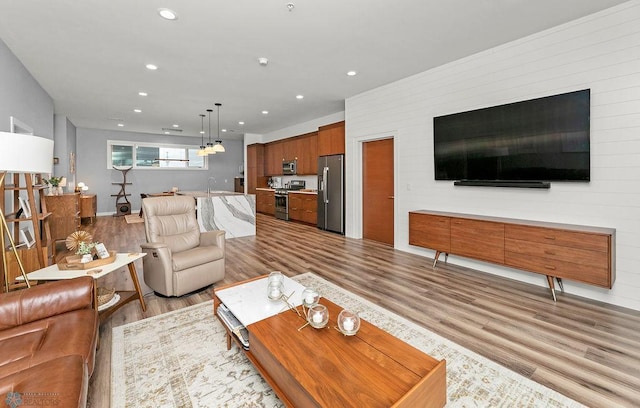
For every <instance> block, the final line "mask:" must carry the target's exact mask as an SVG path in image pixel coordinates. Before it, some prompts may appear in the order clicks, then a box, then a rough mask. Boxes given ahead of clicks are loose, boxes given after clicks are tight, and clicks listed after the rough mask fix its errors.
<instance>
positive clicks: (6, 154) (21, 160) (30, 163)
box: [0, 132, 53, 173]
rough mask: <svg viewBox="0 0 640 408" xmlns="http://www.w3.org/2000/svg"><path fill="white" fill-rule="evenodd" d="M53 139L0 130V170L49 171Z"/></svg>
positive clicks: (50, 168)
mask: <svg viewBox="0 0 640 408" xmlns="http://www.w3.org/2000/svg"><path fill="white" fill-rule="evenodd" d="M52 167H53V140H51V139H46V138H44V137H40V136H32V135H24V134H21V133H9V132H0V171H6V172H9V173H51V170H52Z"/></svg>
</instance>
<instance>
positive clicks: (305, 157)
mask: <svg viewBox="0 0 640 408" xmlns="http://www.w3.org/2000/svg"><path fill="white" fill-rule="evenodd" d="M296 139H297V140H296V146H297V149H298V174H301V175H315V174H318V132H312V133H307V134H305V135H302V136H298V137H297V138H296Z"/></svg>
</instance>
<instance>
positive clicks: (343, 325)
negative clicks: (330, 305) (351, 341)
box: [338, 310, 360, 336]
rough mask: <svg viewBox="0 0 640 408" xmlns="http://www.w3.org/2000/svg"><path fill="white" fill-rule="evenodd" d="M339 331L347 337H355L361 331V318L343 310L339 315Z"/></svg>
mask: <svg viewBox="0 0 640 408" xmlns="http://www.w3.org/2000/svg"><path fill="white" fill-rule="evenodd" d="M338 330H340V332H342V334H344V335H345V336H353V335H354V334H356V333H357V332H358V330H360V316H358V315H357V314H356V313H353V312H351V311H349V310H343V311H341V312H340V314H339V315H338Z"/></svg>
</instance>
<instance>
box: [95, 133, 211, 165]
mask: <svg viewBox="0 0 640 408" xmlns="http://www.w3.org/2000/svg"><path fill="white" fill-rule="evenodd" d="M198 149H199V147H198V146H187V145H170V144H154V143H138V142H126V141H120V140H109V141H107V168H109V169H111V168H113V167H133V168H136V169H171V170H180V169H182V170H206V169H207V160H205V157H206V156H204V157H203V156H198Z"/></svg>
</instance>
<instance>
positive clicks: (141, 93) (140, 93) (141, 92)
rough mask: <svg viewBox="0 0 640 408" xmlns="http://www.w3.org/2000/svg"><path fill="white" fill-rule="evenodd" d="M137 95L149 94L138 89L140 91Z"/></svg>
mask: <svg viewBox="0 0 640 408" xmlns="http://www.w3.org/2000/svg"><path fill="white" fill-rule="evenodd" d="M138 95H140V96H147V95H149V94H148V93H146V92H143V91H140V92H138Z"/></svg>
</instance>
